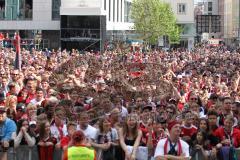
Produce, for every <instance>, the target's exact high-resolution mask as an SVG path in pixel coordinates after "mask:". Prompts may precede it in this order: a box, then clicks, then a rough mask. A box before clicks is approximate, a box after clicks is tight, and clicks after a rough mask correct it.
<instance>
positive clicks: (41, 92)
mask: <svg viewBox="0 0 240 160" xmlns="http://www.w3.org/2000/svg"><path fill="white" fill-rule="evenodd" d="M43 100H44V90H43V89H42V88H37V90H36V97H35V98H34V99H32V100H31V101H30V103H31V104H33V105H41V103H42V101H43Z"/></svg>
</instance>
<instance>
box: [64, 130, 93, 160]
mask: <svg viewBox="0 0 240 160" xmlns="http://www.w3.org/2000/svg"><path fill="white" fill-rule="evenodd" d="M96 157H97V156H96V151H95V150H93V149H90V148H89V147H87V142H86V138H85V135H84V133H83V132H82V131H76V132H74V133H73V135H72V144H71V146H70V147H69V148H68V149H66V150H65V151H64V154H63V160H96V159H97V158H96Z"/></svg>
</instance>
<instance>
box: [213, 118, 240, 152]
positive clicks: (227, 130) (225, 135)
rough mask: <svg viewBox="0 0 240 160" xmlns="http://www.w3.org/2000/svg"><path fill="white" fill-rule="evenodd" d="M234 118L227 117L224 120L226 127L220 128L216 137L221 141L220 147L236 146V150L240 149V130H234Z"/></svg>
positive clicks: (216, 132)
mask: <svg viewBox="0 0 240 160" xmlns="http://www.w3.org/2000/svg"><path fill="white" fill-rule="evenodd" d="M233 124H234V117H233V116H232V115H227V116H226V118H225V120H224V126H223V127H219V128H218V129H217V130H216V131H215V132H214V135H215V136H216V137H218V138H219V139H220V140H221V144H220V145H219V146H222V145H223V146H234V147H235V148H238V147H240V130H239V129H236V128H233Z"/></svg>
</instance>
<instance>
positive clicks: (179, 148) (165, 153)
mask: <svg viewBox="0 0 240 160" xmlns="http://www.w3.org/2000/svg"><path fill="white" fill-rule="evenodd" d="M168 142H169V143H171V141H170V140H169V138H167V140H166V142H165V144H164V155H167V154H168V151H167V146H168ZM177 145H178V151H177V156H180V155H181V154H182V145H181V143H180V140H178V142H177ZM170 149H171V146H170Z"/></svg>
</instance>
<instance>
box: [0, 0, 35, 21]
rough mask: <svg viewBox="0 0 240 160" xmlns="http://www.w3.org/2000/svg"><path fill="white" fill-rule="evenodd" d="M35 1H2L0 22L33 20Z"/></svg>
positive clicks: (0, 1) (0, 0) (0, 4)
mask: <svg viewBox="0 0 240 160" xmlns="http://www.w3.org/2000/svg"><path fill="white" fill-rule="evenodd" d="M32 8H33V0H18V1H17V0H0V20H31V19H32Z"/></svg>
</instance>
